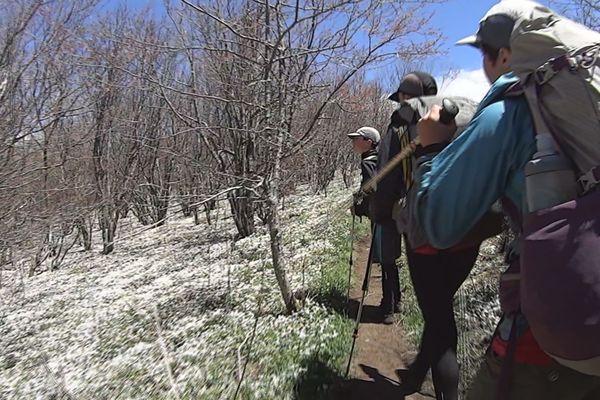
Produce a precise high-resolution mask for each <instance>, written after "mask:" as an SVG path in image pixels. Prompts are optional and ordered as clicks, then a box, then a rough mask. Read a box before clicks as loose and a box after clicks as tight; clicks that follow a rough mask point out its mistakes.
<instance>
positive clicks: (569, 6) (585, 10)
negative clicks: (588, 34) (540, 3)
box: [552, 0, 600, 30]
mask: <svg viewBox="0 0 600 400" xmlns="http://www.w3.org/2000/svg"><path fill="white" fill-rule="evenodd" d="M552 4H553V5H556V6H557V8H558V10H559V11H561V12H562V13H564V14H566V15H567V16H569V17H571V18H573V19H575V20H577V21H579V22H581V23H582V24H584V25H586V26H588V27H590V28H592V29H594V30H598V29H600V0H553V1H552Z"/></svg>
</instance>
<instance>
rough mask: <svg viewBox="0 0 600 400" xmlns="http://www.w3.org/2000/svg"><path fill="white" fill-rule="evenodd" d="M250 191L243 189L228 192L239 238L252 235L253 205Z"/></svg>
mask: <svg viewBox="0 0 600 400" xmlns="http://www.w3.org/2000/svg"><path fill="white" fill-rule="evenodd" d="M250 195H251V193H250V192H249V191H248V190H245V189H238V190H235V191H232V192H229V195H228V200H229V206H230V207H231V215H232V216H233V220H234V221H235V226H236V228H237V231H238V236H239V238H245V237H248V236H250V235H252V234H253V233H254V231H255V227H254V206H253V204H252V201H251V199H250Z"/></svg>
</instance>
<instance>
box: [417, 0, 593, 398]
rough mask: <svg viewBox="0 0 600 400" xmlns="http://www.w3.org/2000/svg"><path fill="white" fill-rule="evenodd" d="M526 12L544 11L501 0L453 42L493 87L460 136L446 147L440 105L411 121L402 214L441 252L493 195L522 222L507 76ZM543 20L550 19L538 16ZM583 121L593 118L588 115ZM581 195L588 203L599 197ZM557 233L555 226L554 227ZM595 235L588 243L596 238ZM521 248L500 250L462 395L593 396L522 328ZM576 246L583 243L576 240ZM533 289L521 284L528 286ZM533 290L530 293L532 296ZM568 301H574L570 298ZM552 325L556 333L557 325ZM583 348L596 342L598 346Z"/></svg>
mask: <svg viewBox="0 0 600 400" xmlns="http://www.w3.org/2000/svg"><path fill="white" fill-rule="evenodd" d="M534 8H535V9H536V10H537V11H536V12H541V11H543V10H546V9H545V8H543V6H539V5H537V4H535V3H533V2H530V1H527V0H518V1H517V0H514V1H510V0H505V1H503V2H501V3H499V4H497V5H495V6H494V7H492V9H490V11H488V13H487V14H486V16H485V17H484V18H483V19H482V20H481V22H480V25H479V30H478V31H477V33H476V34H475V35H473V36H470V37H468V38H465V39H463V40H461V41H459V42H458V43H457V44H460V45H471V46H473V47H475V48H477V49H479V50H480V51H481V53H482V58H483V60H482V62H483V70H484V72H485V74H486V76H487V78H488V80H489V81H490V83H491V84H492V86H491V88H490V89H489V91H488V93H487V94H486V95H485V97H484V99H483V100H482V102H481V103H480V105H479V108H478V110H477V112H476V114H475V117H474V118H473V119H472V121H471V123H470V124H469V125H468V126H467V128H466V129H465V131H464V132H463V134H462V135H461V136H459V137H458V138H457V139H455V140H453V141H452V142H450V139H451V138H452V137H453V134H454V127H452V126H447V125H443V124H440V123H439V111H440V109H439V107H434V108H432V110H431V111H430V113H429V114H428V115H426V116H425V117H424V118H423V119H421V121H420V122H419V123H418V125H417V132H418V136H419V138H420V142H421V145H420V146H419V147H418V148H417V150H416V152H415V156H416V157H417V160H418V161H417V169H416V171H415V174H414V178H415V181H414V184H415V185H417V187H416V188H417V189H418V191H417V196H416V199H417V201H415V202H413V204H411V208H410V213H411V215H412V216H414V217H415V218H418V220H419V221H420V222H421V224H422V226H423V228H424V230H425V233H426V235H427V237H428V238H429V240H430V242H431V244H432V245H433V246H435V247H438V248H449V247H451V246H453V245H455V244H456V243H458V242H460V241H461V239H462V238H463V237H464V236H465V234H466V233H467V232H468V231H469V229H470V228H471V227H472V226H473V225H474V224H475V223H476V222H477V220H478V219H479V218H480V216H481V215H483V213H484V212H485V211H486V210H487V209H489V207H490V206H491V205H492V203H494V202H495V201H496V200H498V199H502V203H503V206H504V207H505V210H506V211H508V214H509V216H510V218H511V222H512V223H513V224H514V225H515V226H516V227H520V226H522V225H521V224H520V221H519V219H520V217H522V216H523V215H524V214H525V213H527V212H528V207H529V206H528V204H527V201H528V196H526V191H525V187H526V178H525V166H526V165H528V163H529V160H531V159H532V156H533V155H534V153H535V152H536V131H535V129H534V125H533V121H532V114H531V112H530V108H529V107H528V103H527V99H526V98H525V97H524V96H523V93H522V90H519V85H517V83H518V78H517V76H516V75H515V74H514V73H513V61H514V62H516V60H514V59H513V52H512V50H511V33H512V31H513V28H514V26H515V22H516V21H517V20H518V18H519V17H520V16H524V15H530V14H531V12H532V10H533V9H534ZM543 20H544V21H556V19H549V18H547V17H546V18H544V19H543ZM529 26H530V27H531V26H534V25H529ZM513 40H514V39H513ZM542 44H543V42H542V41H539V42H537V46H541V45H542ZM513 50H514V49H513ZM528 56H529V55H528ZM539 65H541V64H539ZM567 72H568V70H567ZM563 76H564V75H563ZM573 90H577V89H576V88H573ZM564 94H565V93H561V95H564ZM555 99H556V97H555ZM573 100H576V101H584V100H585V99H583V98H582V99H572V100H571V101H573ZM582 104H583V103H582ZM592 106H593V105H592ZM534 115H535V111H534ZM589 118H590V119H593V118H596V117H595V114H594V113H593V111H592V113H590V114H589ZM536 121H539V118H538V119H536ZM596 123H597V121H596ZM580 133H581V132H574V133H573V134H580ZM596 134H597V133H596ZM596 161H598V160H596ZM597 192H598V190H596V193H597ZM528 194H529V195H535V193H528ZM587 196H596V197H597V196H598V194H596V195H594V194H592V195H587ZM592 200H594V198H592ZM595 204H596V205H595V207H596V217H595V218H596V222H595V225H596V227H597V226H598V225H597V219H598V214H600V213H599V212H598V202H596V203H595ZM574 207H575V206H571V209H572V210H577V208H574ZM572 213H573V211H572V212H571V214H572ZM531 215H532V214H529V215H528V217H530V216H531ZM565 218H568V217H565ZM591 222H592V223H591V224H587V226H594V221H591ZM563 225H564V223H563ZM557 228H558V226H556V225H555V227H554V229H553V230H554V231H556V230H557ZM571 228H573V227H571ZM578 228H580V227H578ZM582 229H584V228H582ZM567 231H568V232H569V234H570V235H573V234H576V233H577V232H578V230H577V229H567ZM595 235H596V236H595V238H596V239H597V237H598V234H597V233H596V234H595ZM590 237H594V236H590ZM539 239H540V237H538V240H539ZM526 242H527V238H526V237H523V238H522V239H520V240H519V242H518V245H517V243H516V242H515V243H513V245H512V246H510V250H509V252H508V254H507V257H506V259H507V262H508V264H509V267H508V269H507V270H506V272H505V273H504V274H503V276H502V278H501V281H500V303H501V308H502V311H503V315H502V317H501V320H500V322H499V324H498V326H497V328H496V331H495V332H494V335H493V338H492V342H491V344H490V346H489V348H488V351H487V353H486V356H485V360H484V362H483V364H482V366H481V368H480V370H479V371H478V373H477V376H476V378H475V380H474V382H473V383H472V385H471V388H470V391H469V394H468V399H470V400H486V399H497V398H500V399H515V400H517V399H527V400H536V399H544V400H559V399H560V400H592V399H600V377H598V376H593V375H588V374H583V373H581V372H577V371H575V370H574V369H570V368H568V367H566V366H564V365H562V364H559V363H558V362H557V361H555V360H554V359H553V358H551V357H550V356H549V355H548V354H547V353H546V352H544V351H543V350H542V348H541V347H540V342H539V339H537V338H536V335H534V333H533V331H532V329H531V327H530V325H529V323H530V322H531V323H533V321H530V322H528V321H527V320H526V318H525V317H524V315H523V313H522V311H521V306H522V305H523V304H524V303H525V302H526V301H531V299H530V297H535V296H531V294H533V293H531V294H528V293H526V292H521V293H520V294H521V295H520V296H519V291H520V288H523V287H524V286H520V284H519V277H520V271H524V270H525V269H523V270H522V269H521V264H522V263H523V262H524V256H525V254H526V253H524V252H523V253H521V254H520V250H519V249H520V248H521V246H523V245H524V243H526ZM580 245H581V246H584V245H585V243H581V244H580ZM523 249H524V248H523ZM595 251H597V250H595ZM578 255H579V256H581V254H578ZM583 257H585V255H584V256H583ZM563 261H564V259H563ZM552 262H553V260H550V259H547V260H544V261H542V260H541V259H538V264H539V267H540V268H544V267H546V266H549V265H550V264H551V263H552ZM566 262H571V260H567V261H566ZM597 262H598V261H597V260H595V259H592V258H590V259H588V260H587V264H588V265H592V264H593V263H596V264H595V265H596V266H597ZM563 269H564V268H563ZM596 282H597V281H596ZM536 283H537V282H527V285H535V284H536ZM568 283H569V282H563V283H562V284H568ZM559 284H560V283H559ZM525 287H527V286H525ZM539 294H540V293H537V292H536V293H535V295H536V296H537V295H539ZM557 295H558V294H557ZM555 296H556V295H555ZM571 297H577V295H576V294H572V296H571ZM590 299H593V300H595V298H594V297H593V296H589V297H588V299H587V300H590ZM557 300H558V301H559V302H562V303H567V302H569V301H576V300H575V299H571V298H562V299H560V298H559V299H557ZM582 301H583V299H582ZM532 311H533V310H532ZM550 311H551V310H550ZM573 312H575V309H573V310H572V312H571V313H573ZM528 315H530V314H528ZM596 315H597V310H596ZM561 317H563V316H561V315H558V313H557V314H556V315H555V318H561ZM597 323H598V321H596V320H591V319H590V320H587V321H586V324H581V326H580V328H579V329H583V328H584V326H583V325H588V324H596V327H597ZM531 326H533V325H531ZM554 328H555V330H556V329H559V328H560V327H559V326H558V324H557V326H555V327H554ZM538 333H539V334H540V335H542V334H543V335H544V336H547V335H551V334H553V332H552V329H548V330H546V331H543V332H542V331H538ZM540 337H541V336H540ZM572 337H573V338H574V340H573V342H576V341H577V340H578V339H577V338H576V336H572ZM589 343H591V344H592V345H597V340H596V341H595V342H594V341H590V342H589ZM574 344H575V345H576V343H574ZM584 350H585V348H584ZM574 365H575V364H574ZM596 366H597V364H596ZM448 398H450V397H444V399H448ZM453 398H456V397H453Z"/></svg>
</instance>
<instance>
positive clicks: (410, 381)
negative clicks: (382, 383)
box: [396, 369, 425, 396]
mask: <svg viewBox="0 0 600 400" xmlns="http://www.w3.org/2000/svg"><path fill="white" fill-rule="evenodd" d="M396 376H398V379H400V390H401V391H402V395H403V396H408V395H411V394H413V393H417V392H418V391H420V390H421V386H422V385H423V381H424V380H425V377H423V378H420V377H417V376H416V375H415V373H414V372H413V371H411V370H410V369H397V370H396Z"/></svg>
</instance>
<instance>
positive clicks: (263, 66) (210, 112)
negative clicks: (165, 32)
mask: <svg viewBox="0 0 600 400" xmlns="http://www.w3.org/2000/svg"><path fill="white" fill-rule="evenodd" d="M183 3H185V4H186V5H187V6H188V7H189V10H193V11H195V14H192V15H189V14H190V13H189V12H187V13H186V14H187V15H188V18H183V17H175V15H176V13H175V12H174V11H173V10H172V11H171V15H172V19H173V21H174V22H175V26H176V28H177V30H178V32H179V37H180V43H179V44H180V46H182V47H184V50H183V51H184V52H185V54H186V56H187V58H188V61H189V70H190V76H189V80H188V82H189V84H188V87H187V88H178V89H176V90H177V91H178V92H179V93H180V94H182V92H185V93H184V94H186V95H187V96H189V98H190V101H191V102H192V103H193V108H192V109H193V110H194V111H195V112H194V113H193V114H191V115H185V116H184V115H180V117H181V120H182V121H186V122H187V123H189V124H190V126H191V127H194V126H195V127H197V128H198V129H199V130H200V131H201V139H202V140H203V143H204V144H205V146H206V147H207V148H208V149H209V154H210V155H211V157H213V161H214V162H215V164H217V165H219V166H220V171H221V172H222V173H223V174H224V175H229V178H230V179H229V180H228V181H226V182H224V184H225V185H230V186H241V187H242V189H238V190H236V191H232V192H230V203H231V206H232V214H233V215H234V219H235V220H236V224H237V225H238V231H239V234H240V236H246V235H248V234H251V233H252V232H253V223H254V222H253V220H254V218H253V215H254V212H255V209H256V208H255V207H256V206H257V205H261V207H266V208H265V210H266V212H265V213H264V216H265V219H266V221H267V225H268V227H269V233H270V237H271V256H272V262H273V267H274V271H275V275H276V277H277V281H278V283H279V286H280V289H281V292H282V295H283V298H284V302H285V304H286V307H287V309H288V311H290V312H291V311H293V310H294V307H295V305H294V302H293V297H292V295H291V291H290V289H289V285H288V283H287V278H286V274H285V262H284V258H283V256H282V254H281V231H280V223H279V212H278V204H279V202H280V196H281V191H282V185H283V184H285V182H286V181H287V177H286V175H287V173H286V171H285V166H284V164H285V163H286V160H288V159H291V158H293V157H294V156H295V154H297V153H298V151H300V150H301V149H302V148H304V147H305V146H306V144H307V143H309V142H310V141H311V139H313V138H314V135H315V133H316V132H317V129H316V128H317V127H318V126H319V125H325V124H326V122H327V121H328V120H330V118H331V117H330V116H329V115H328V114H327V113H328V112H330V110H331V107H332V104H334V103H336V102H337V101H338V97H339V96H338V95H339V92H340V90H341V89H342V88H343V87H344V86H345V85H346V84H347V83H348V82H349V81H350V80H351V78H352V77H353V76H354V75H355V74H356V73H357V72H358V71H360V70H362V69H364V68H366V67H368V66H371V65H374V64H376V63H379V62H383V61H385V60H389V59H391V58H395V57H397V55H398V54H401V55H403V56H409V55H411V54H412V55H418V54H422V53H423V52H426V53H427V52H429V53H431V52H433V51H435V49H436V43H437V41H438V39H439V35H437V34H435V33H434V32H432V31H431V30H429V28H428V18H427V17H422V16H420V15H422V14H419V13H418V11H419V9H421V8H422V4H421V5H419V6H416V5H415V4H414V3H411V2H404V1H387V0H374V1H358V0H313V1H305V2H298V1H294V2H292V1H289V2H288V1H283V2H281V1H277V2H270V1H267V2H252V1H233V0H229V1H228V0H223V1H218V2H204V1H200V2H196V3H191V2H189V1H186V0H183ZM417 7H419V8H417ZM419 34H429V36H427V37H426V38H425V39H423V41H422V42H419V43H416V42H414V41H411V42H409V41H406V42H402V41H401V39H402V38H405V37H407V36H412V37H416V36H417V35H419ZM171 89H174V88H171Z"/></svg>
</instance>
